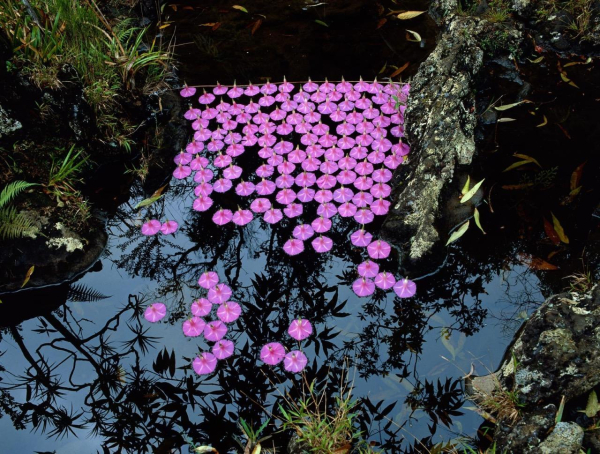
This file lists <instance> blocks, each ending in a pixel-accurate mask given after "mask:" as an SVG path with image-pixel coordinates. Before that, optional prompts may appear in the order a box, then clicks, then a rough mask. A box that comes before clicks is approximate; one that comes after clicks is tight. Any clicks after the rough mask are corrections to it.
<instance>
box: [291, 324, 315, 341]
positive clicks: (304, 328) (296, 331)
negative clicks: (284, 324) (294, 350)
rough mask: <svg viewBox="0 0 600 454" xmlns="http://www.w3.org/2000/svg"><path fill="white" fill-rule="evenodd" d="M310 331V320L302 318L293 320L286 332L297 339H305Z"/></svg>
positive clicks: (311, 330)
mask: <svg viewBox="0 0 600 454" xmlns="http://www.w3.org/2000/svg"><path fill="white" fill-rule="evenodd" d="M312 332H313V329H312V326H311V324H310V322H309V321H308V320H306V319H302V318H298V319H296V320H294V321H293V322H292V323H291V324H290V327H289V328H288V334H289V335H290V336H292V337H293V338H294V339H296V340H299V341H301V340H302V339H306V338H307V337H308V336H310V335H311V334H312Z"/></svg>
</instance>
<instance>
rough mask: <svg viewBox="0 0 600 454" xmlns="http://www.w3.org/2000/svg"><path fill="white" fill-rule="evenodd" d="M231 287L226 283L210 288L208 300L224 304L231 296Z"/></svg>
mask: <svg viewBox="0 0 600 454" xmlns="http://www.w3.org/2000/svg"><path fill="white" fill-rule="evenodd" d="M231 295H232V292H231V289H230V288H229V287H228V286H227V285H225V284H218V285H215V286H214V287H211V288H210V289H209V290H208V300H209V301H210V302H211V303H213V304H222V303H224V302H225V301H227V300H228V299H229V298H231Z"/></svg>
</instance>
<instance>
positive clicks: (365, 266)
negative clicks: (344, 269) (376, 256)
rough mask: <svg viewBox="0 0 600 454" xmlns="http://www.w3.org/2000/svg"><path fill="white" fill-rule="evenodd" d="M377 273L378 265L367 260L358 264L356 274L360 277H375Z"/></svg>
mask: <svg viewBox="0 0 600 454" xmlns="http://www.w3.org/2000/svg"><path fill="white" fill-rule="evenodd" d="M377 273H379V265H378V264H377V263H375V262H371V261H370V260H367V261H366V262H363V263H361V264H360V265H358V274H359V275H360V276H362V277H375V276H377Z"/></svg>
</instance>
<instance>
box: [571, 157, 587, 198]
mask: <svg viewBox="0 0 600 454" xmlns="http://www.w3.org/2000/svg"><path fill="white" fill-rule="evenodd" d="M586 162H587V161H586ZM586 162H584V163H583V164H580V165H579V166H577V168H576V169H575V170H574V171H573V173H572V174H571V182H570V184H569V189H570V190H571V191H574V190H575V189H577V188H578V187H579V185H580V183H581V174H582V173H583V167H584V166H585V164H586Z"/></svg>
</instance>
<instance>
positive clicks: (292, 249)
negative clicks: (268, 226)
mask: <svg viewBox="0 0 600 454" xmlns="http://www.w3.org/2000/svg"><path fill="white" fill-rule="evenodd" d="M283 250H284V252H285V253H286V254H288V255H298V254H300V253H301V252H302V251H304V243H303V242H302V241H301V240H298V239H295V238H292V239H289V240H287V241H286V242H285V244H284V245H283Z"/></svg>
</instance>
